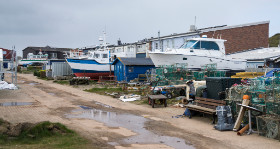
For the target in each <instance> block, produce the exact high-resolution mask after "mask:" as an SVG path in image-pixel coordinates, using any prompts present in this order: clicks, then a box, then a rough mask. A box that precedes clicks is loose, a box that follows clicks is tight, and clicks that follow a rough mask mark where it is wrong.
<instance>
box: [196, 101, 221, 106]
mask: <svg viewBox="0 0 280 149" xmlns="http://www.w3.org/2000/svg"><path fill="white" fill-rule="evenodd" d="M196 102H197V103H201V104H205V105H212V106H216V107H217V106H223V105H224V104H218V103H212V102H206V101H201V100H198V101H196Z"/></svg>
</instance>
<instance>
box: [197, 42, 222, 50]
mask: <svg viewBox="0 0 280 149" xmlns="http://www.w3.org/2000/svg"><path fill="white" fill-rule="evenodd" d="M201 49H206V50H219V46H218V45H217V44H216V43H215V42H213V41H201Z"/></svg>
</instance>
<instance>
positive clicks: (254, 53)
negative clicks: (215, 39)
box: [227, 47, 280, 61]
mask: <svg viewBox="0 0 280 149" xmlns="http://www.w3.org/2000/svg"><path fill="white" fill-rule="evenodd" d="M227 56H228V57H231V58H235V59H246V60H249V61H250V60H251V61H253V60H264V59H270V60H275V59H277V58H279V57H280V47H271V48H262V49H252V50H248V51H242V52H236V53H232V54H229V55H227Z"/></svg>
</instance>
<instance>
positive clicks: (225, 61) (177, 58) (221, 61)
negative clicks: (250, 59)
mask: <svg viewBox="0 0 280 149" xmlns="http://www.w3.org/2000/svg"><path fill="white" fill-rule="evenodd" d="M149 55H150V57H151V59H152V61H153V63H154V64H155V66H156V67H159V66H160V65H174V64H176V63H178V64H181V63H183V64H185V63H187V64H188V68H189V69H201V66H202V65H206V64H214V63H216V64H217V69H218V70H238V71H243V70H245V68H246V63H247V62H246V60H236V59H230V58H226V57H210V56H199V55H183V54H165V53H149Z"/></svg>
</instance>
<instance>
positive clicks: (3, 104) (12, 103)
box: [0, 102, 33, 106]
mask: <svg viewBox="0 0 280 149" xmlns="http://www.w3.org/2000/svg"><path fill="white" fill-rule="evenodd" d="M32 104H33V103H32V102H4V103H0V106H28V105H32Z"/></svg>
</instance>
